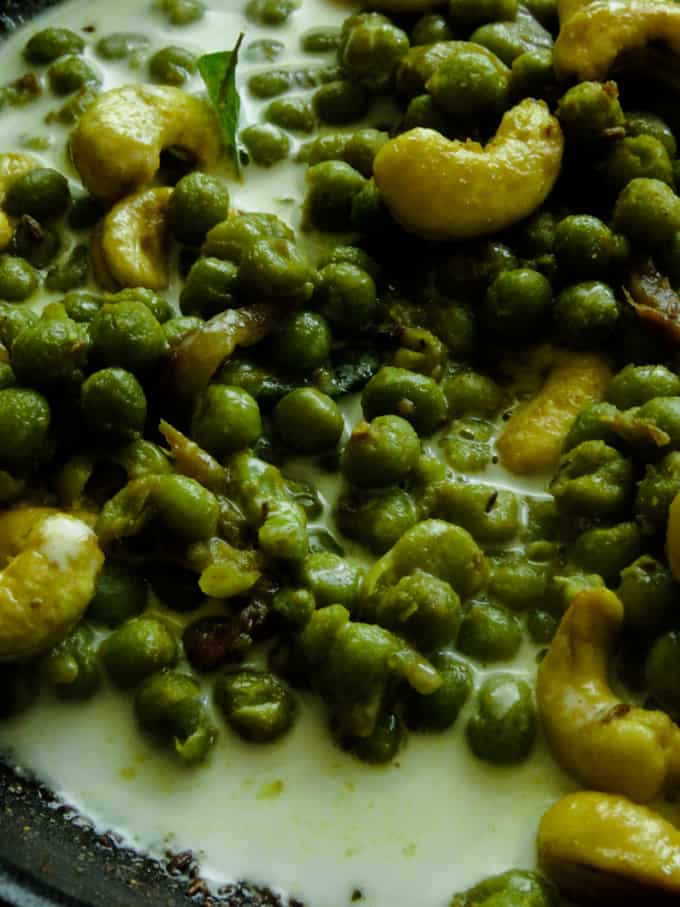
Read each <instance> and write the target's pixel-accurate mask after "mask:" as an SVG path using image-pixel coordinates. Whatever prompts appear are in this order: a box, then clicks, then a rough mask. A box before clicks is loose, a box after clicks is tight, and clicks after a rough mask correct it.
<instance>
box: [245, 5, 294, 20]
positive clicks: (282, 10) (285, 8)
mask: <svg viewBox="0 0 680 907" xmlns="http://www.w3.org/2000/svg"><path fill="white" fill-rule="evenodd" d="M299 5H300V0H248V4H247V6H246V15H247V16H248V18H249V19H252V20H253V21H255V22H260V23H261V24H262V25H283V24H284V23H285V22H286V21H287V20H288V19H289V18H290V16H291V15H292V13H294V12H295V10H296V9H297V8H298V6H299Z"/></svg>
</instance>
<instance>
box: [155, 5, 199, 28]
mask: <svg viewBox="0 0 680 907" xmlns="http://www.w3.org/2000/svg"><path fill="white" fill-rule="evenodd" d="M161 9H162V10H163V12H164V13H165V15H166V17H167V19H168V21H169V22H170V24H171V25H180V26H181V25H192V24H193V23H194V22H198V21H199V20H200V19H202V18H203V16H204V14H205V4H204V3H203V2H202V0H162V3H161Z"/></svg>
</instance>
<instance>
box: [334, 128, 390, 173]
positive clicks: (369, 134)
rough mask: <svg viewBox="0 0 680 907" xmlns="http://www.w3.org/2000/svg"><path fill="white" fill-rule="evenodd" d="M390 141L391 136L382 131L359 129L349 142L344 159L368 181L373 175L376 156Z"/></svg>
mask: <svg viewBox="0 0 680 907" xmlns="http://www.w3.org/2000/svg"><path fill="white" fill-rule="evenodd" d="M388 139H389V134H388V133H387V132H383V131H382V130H380V129H368V128H366V129H357V131H356V132H354V133H352V135H351V137H350V138H349V141H347V144H346V145H345V147H344V149H343V152H342V158H343V160H344V161H346V163H348V164H349V165H350V167H354V169H355V170H358V171H359V173H361V174H362V175H363V176H365V177H366V178H367V179H368V178H369V177H370V176H371V175H372V173H373V161H374V159H375V156H376V154H377V153H378V151H380V149H381V148H382V147H383V145H384V144H385V143H386V142H387V141H388Z"/></svg>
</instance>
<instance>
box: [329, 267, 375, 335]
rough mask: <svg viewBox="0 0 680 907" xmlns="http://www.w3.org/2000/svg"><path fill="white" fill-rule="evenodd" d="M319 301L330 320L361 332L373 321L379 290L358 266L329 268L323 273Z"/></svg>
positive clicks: (369, 276) (368, 275)
mask: <svg viewBox="0 0 680 907" xmlns="http://www.w3.org/2000/svg"><path fill="white" fill-rule="evenodd" d="M319 278H320V280H319V287H318V298H319V301H320V305H321V308H322V310H323V312H324V314H325V315H326V317H327V318H328V319H329V320H330V321H331V322H332V323H333V324H337V325H339V326H340V327H344V328H350V329H351V328H359V327H362V326H363V325H365V324H368V323H369V322H370V321H372V320H373V317H374V315H375V310H376V305H377V290H376V286H375V282H374V280H373V278H372V277H371V275H370V274H368V273H367V272H366V271H363V270H362V269H361V268H359V267H357V266H356V265H353V264H349V263H344V262H340V263H337V264H328V265H326V266H325V267H324V268H323V269H322V270H321V271H320V273H319Z"/></svg>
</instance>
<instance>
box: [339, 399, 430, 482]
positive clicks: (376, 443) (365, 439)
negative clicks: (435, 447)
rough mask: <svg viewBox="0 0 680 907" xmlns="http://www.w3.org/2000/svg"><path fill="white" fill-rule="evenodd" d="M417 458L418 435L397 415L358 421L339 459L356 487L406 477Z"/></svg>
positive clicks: (418, 451)
mask: <svg viewBox="0 0 680 907" xmlns="http://www.w3.org/2000/svg"><path fill="white" fill-rule="evenodd" d="M419 456H420V441H419V440H418V435H417V434H416V432H415V431H414V430H413V428H412V427H411V426H410V425H409V423H408V422H407V421H406V420H405V419H402V418H401V417H399V416H393V415H385V416H377V417H376V418H375V419H373V420H372V421H371V422H370V424H369V423H367V422H360V423H359V424H358V425H357V426H356V427H355V429H354V431H353V432H352V434H351V436H350V439H349V441H348V442H347V447H346V448H345V451H344V454H343V457H342V471H343V473H344V474H345V476H346V477H347V478H348V479H349V481H350V482H352V483H353V484H355V485H358V486H360V487H368V488H370V487H380V486H384V485H391V484H392V483H393V482H397V481H399V480H400V479H403V478H405V477H406V476H407V475H408V474H409V473H410V472H411V471H412V470H413V469H414V467H415V465H416V463H417V461H418V458H419Z"/></svg>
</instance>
